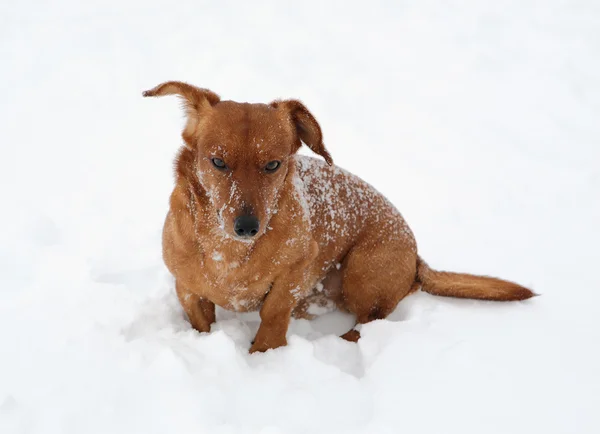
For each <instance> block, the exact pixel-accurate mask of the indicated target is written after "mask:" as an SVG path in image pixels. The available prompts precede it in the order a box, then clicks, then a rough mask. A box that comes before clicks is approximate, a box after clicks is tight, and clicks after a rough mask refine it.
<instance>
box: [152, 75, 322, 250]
mask: <svg viewBox="0 0 600 434" xmlns="http://www.w3.org/2000/svg"><path fill="white" fill-rule="evenodd" d="M171 94H177V95H179V96H181V97H182V98H183V101H184V107H185V109H186V113H187V124H186V126H185V129H184V131H183V133H182V137H183V139H184V141H185V144H186V147H187V148H188V149H189V150H190V151H192V153H193V154H194V165H195V173H194V174H193V175H192V176H196V177H197V180H198V182H199V184H200V186H201V187H202V188H203V189H204V190H205V191H206V194H207V196H208V198H209V202H210V205H211V206H212V207H213V208H214V212H215V214H216V217H217V221H218V223H219V226H220V227H221V228H222V229H223V230H224V231H225V233H227V234H228V235H230V236H232V237H235V238H237V239H240V240H248V241H249V240H252V239H255V238H256V237H258V236H259V235H260V234H262V233H264V231H265V230H266V228H267V225H268V222H269V220H270V218H271V216H272V215H273V214H274V213H275V212H276V211H277V200H278V193H279V191H280V190H281V188H282V186H283V185H284V182H285V180H286V175H287V173H288V170H289V165H290V162H291V161H292V159H291V158H290V157H291V156H292V155H293V154H294V153H295V152H296V151H297V150H298V149H299V148H300V146H301V142H304V143H305V144H306V145H307V146H308V147H310V148H311V149H312V150H313V151H314V152H316V153H317V154H319V155H321V156H323V158H325V160H326V161H327V162H328V163H329V164H332V160H331V156H330V155H329V153H328V152H327V150H326V149H325V147H324V145H323V140H322V133H321V128H320V127H319V124H318V123H317V121H316V120H315V118H314V117H313V116H312V114H311V113H310V112H309V111H308V110H307V109H306V107H305V106H304V105H303V104H302V103H300V102H299V101H296V100H285V101H275V102H272V103H271V104H269V105H267V104H248V103H237V102H233V101H220V99H219V97H218V96H217V95H216V94H214V93H213V92H211V91H209V90H206V89H200V88H197V87H194V86H191V85H188V84H186V83H180V82H167V83H163V84H161V85H159V86H157V87H155V88H154V89H151V90H149V91H146V92H144V96H161V95H171Z"/></svg>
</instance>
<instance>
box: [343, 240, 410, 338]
mask: <svg viewBox="0 0 600 434" xmlns="http://www.w3.org/2000/svg"><path fill="white" fill-rule="evenodd" d="M416 273H417V254H416V251H415V249H414V248H413V247H412V246H411V245H410V244H407V243H406V242H404V241H403V240H386V241H384V242H381V241H379V240H375V241H370V242H369V241H363V242H361V243H359V244H357V245H356V246H355V247H354V248H353V249H352V250H351V251H350V252H349V253H348V255H347V256H346V258H345V260H344V262H343V264H342V276H343V277H342V301H343V304H344V307H345V308H346V309H347V310H348V311H349V312H351V313H353V314H354V315H356V322H357V323H358V324H365V323H368V322H370V321H373V320H376V319H383V318H385V317H387V316H388V315H389V314H390V313H392V311H393V310H394V309H395V308H396V305H397V304H398V303H399V302H400V300H402V299H403V298H404V297H406V296H407V295H408V294H410V293H411V292H413V291H415V290H416V289H418V287H419V284H418V283H417V282H416ZM359 337H360V333H359V332H358V331H357V330H354V329H353V330H350V331H349V332H347V333H345V334H344V335H342V338H344V339H346V340H349V341H354V342H356V341H357V340H358V339H359Z"/></svg>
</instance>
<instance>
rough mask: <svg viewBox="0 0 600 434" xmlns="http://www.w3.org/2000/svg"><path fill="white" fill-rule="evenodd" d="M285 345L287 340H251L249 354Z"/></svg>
mask: <svg viewBox="0 0 600 434" xmlns="http://www.w3.org/2000/svg"><path fill="white" fill-rule="evenodd" d="M285 345H287V342H286V341H285V340H284V341H282V342H278V343H275V344H273V343H270V344H269V343H267V342H260V341H259V342H257V341H256V340H254V341H252V346H251V347H250V354H252V353H264V352H265V351H267V350H274V349H275V348H279V347H283V346H285Z"/></svg>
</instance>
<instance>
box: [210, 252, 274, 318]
mask: <svg viewBox="0 0 600 434" xmlns="http://www.w3.org/2000/svg"><path fill="white" fill-rule="evenodd" d="M248 265H249V264H248V263H247V261H245V260H243V259H240V258H237V257H232V256H229V255H227V253H225V252H223V251H220V250H218V249H216V250H213V251H210V252H207V255H206V256H205V261H204V264H203V277H204V283H205V290H206V291H207V292H209V293H210V297H209V298H210V299H211V300H212V301H213V302H215V303H216V304H217V305H219V306H221V307H222V308H224V309H227V310H233V311H237V312H247V311H254V310H258V309H260V306H261V305H262V302H263V301H264V299H265V296H266V294H267V293H268V292H269V289H270V288H271V283H272V282H271V278H270V275H269V274H268V273H265V272H264V270H261V269H255V268H254V267H252V268H250V267H249V266H248Z"/></svg>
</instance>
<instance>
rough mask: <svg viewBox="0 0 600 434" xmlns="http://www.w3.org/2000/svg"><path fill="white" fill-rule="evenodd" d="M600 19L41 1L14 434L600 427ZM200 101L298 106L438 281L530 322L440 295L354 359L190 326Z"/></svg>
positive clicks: (8, 228)
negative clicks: (182, 290)
mask: <svg viewBox="0 0 600 434" xmlns="http://www.w3.org/2000/svg"><path fill="white" fill-rule="evenodd" d="M599 77H600V3H598V2H595V1H591V0H590V1H557V0H554V1H502V2H498V1H478V2H476V1H441V0H440V1H433V0H421V1H416V0H414V1H402V2H400V1H399V2H368V3H367V2H341V1H340V2H322V1H314V2H313V1H301V2H300V1H296V2H280V1H251V2H231V1H220V2H208V1H198V0H195V1H189V2H183V1H178V2H156V1H144V2H139V1H135V2H126V1H119V2H116V1H113V2H108V1H103V2H100V1H98V2H84V1H81V2H79V1H74V0H63V1H56V2H41V1H38V2H30V1H16V0H8V1H7V0H4V1H3V2H2V4H1V11H0V82H1V83H2V88H1V96H0V147H1V148H0V197H1V199H2V203H3V207H2V213H0V228H1V231H0V432H2V433H45V434H47V433H77V434H81V433H127V434H131V433H138V432H140V433H145V434H148V433H178V434H180V433H204V432H206V433H246V432H247V433H250V432H261V433H269V434H273V433H300V432H310V433H316V432H324V433H336V432H341V433H354V432H356V433H396V432H407V433H411V434H413V433H442V432H443V433H461V434H466V433H511V434H514V433H535V432H539V433H544V434H550V433H590V434H591V433H597V432H599V431H600V421H599V419H600V417H599V416H598V403H599V402H600V401H599V400H600V368H599V366H600V348H599V342H600V320H599V319H598V318H599V314H598V302H599V301H600V295H599V291H600V284H599V277H598V271H597V270H598V268H597V267H598V265H597V259H598V255H599V254H598V247H597V246H598V245H599V243H600V235H599V233H600V230H599V227H598V222H599V221H600V175H599V167H600V121H599V119H600V79H599ZM166 80H184V81H189V82H191V83H193V84H196V85H198V86H201V87H207V88H209V89H211V90H213V91H215V92H217V93H219V94H220V95H221V96H222V98H223V99H233V100H237V101H250V102H269V101H271V100H273V99H277V98H291V97H293V98H299V99H301V100H303V101H304V103H305V104H306V105H307V106H308V107H309V109H310V110H311V111H312V112H313V113H314V115H315V116H316V117H317V119H318V120H319V121H320V123H321V126H322V128H323V131H324V135H325V143H326V145H327V147H328V148H329V150H330V152H331V154H332V155H333V158H334V160H335V162H336V164H337V165H339V166H341V167H344V168H345V169H348V170H350V171H352V172H354V173H355V174H357V175H359V176H361V177H362V178H363V179H365V180H367V181H368V182H370V183H371V184H373V185H374V186H375V187H376V188H377V189H379V190H380V191H381V192H383V193H384V194H385V195H386V196H388V197H389V198H390V200H391V201H392V202H393V203H394V204H396V206H397V207H398V208H399V209H400V211H401V212H402V213H403V215H404V216H405V218H406V219H407V221H408V222H409V224H410V225H411V227H412V229H413V230H414V232H415V235H416V238H417V242H418V245H419V251H420V253H421V255H422V256H423V257H424V258H425V260H427V261H428V262H429V263H430V265H431V266H433V267H435V268H438V269H449V270H453V271H466V272H473V273H481V274H490V275H496V276H500V277H504V278H507V279H510V280H515V281H517V282H519V283H522V284H524V285H528V286H530V287H532V288H533V289H534V290H535V291H536V292H538V293H540V294H542V296H541V297H538V298H536V299H533V300H530V301H527V302H523V303H513V304H494V303H485V302H475V301H464V300H462V301H461V300H450V299H443V298H439V297H432V296H429V295H426V294H416V295H413V296H411V297H409V298H408V299H407V300H405V301H403V302H402V303H401V304H400V307H399V308H398V309H397V310H396V312H395V313H394V314H393V315H392V316H391V318H390V320H389V321H377V322H375V323H372V324H370V325H368V326H366V327H364V328H363V339H362V340H361V341H360V343H359V344H358V345H355V344H351V343H347V342H344V341H342V340H340V339H339V338H337V337H336V334H337V333H341V332H344V331H345V330H346V329H347V328H348V326H349V325H351V323H352V320H351V319H350V318H347V317H344V316H342V315H340V314H330V315H327V316H324V317H321V318H319V319H318V320H316V321H313V322H311V323H309V322H306V321H295V322H293V324H292V326H291V329H290V335H289V342H290V344H289V346H288V347H286V348H282V349H278V350H276V351H271V352H269V353H267V354H258V355H253V356H249V355H248V354H247V349H248V347H249V342H250V340H251V338H252V335H253V333H254V331H255V330H256V327H257V322H256V321H257V317H256V316H252V315H250V316H247V315H246V316H236V315H235V314H232V313H226V312H219V321H218V322H217V324H216V325H215V326H213V331H212V333H211V334H210V335H199V334H197V333H196V332H194V331H193V330H191V329H190V327H189V324H188V323H187V322H186V321H185V319H184V317H183V314H182V312H181V310H180V307H179V305H178V303H177V300H176V298H175V297H174V295H173V283H172V280H171V278H170V276H169V275H168V272H167V271H166V269H165V267H164V265H163V264H162V259H161V248H160V232H161V229H162V222H163V219H164V216H165V213H166V211H167V206H168V195H169V193H170V190H171V188H172V184H173V175H172V159H173V157H174V155H175V152H176V150H177V148H178V146H179V145H180V144H181V140H180V137H179V133H180V130H181V127H182V125H183V116H182V112H181V110H180V105H179V103H178V102H177V101H176V99H175V98H172V99H169V98H165V99H161V100H148V99H143V98H142V97H141V92H142V91H143V90H145V89H148V88H151V87H153V86H155V85H156V84H158V83H160V82H162V81H166Z"/></svg>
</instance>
